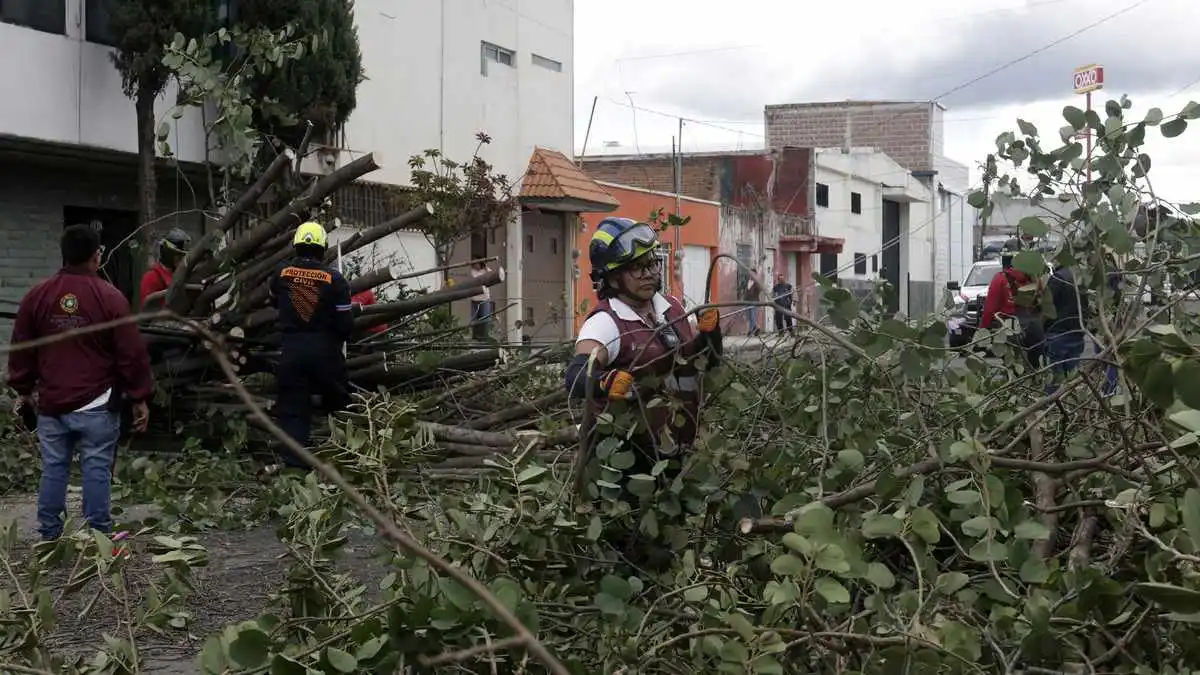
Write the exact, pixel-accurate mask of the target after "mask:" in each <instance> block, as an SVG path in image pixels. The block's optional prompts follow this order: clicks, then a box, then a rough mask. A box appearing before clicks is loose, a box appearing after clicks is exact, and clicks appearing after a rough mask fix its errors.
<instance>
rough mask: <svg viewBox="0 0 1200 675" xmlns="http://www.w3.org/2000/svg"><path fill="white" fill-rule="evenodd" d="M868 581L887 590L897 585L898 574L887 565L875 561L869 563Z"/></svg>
mask: <svg viewBox="0 0 1200 675" xmlns="http://www.w3.org/2000/svg"><path fill="white" fill-rule="evenodd" d="M867 581H869V582H871V583H873V584H875V585H876V586H878V587H880V588H882V589H885V590H886V589H889V588H891V587H892V586H895V585H896V575H894V574H892V571H891V570H890V569H888V567H887V565H884V564H883V563H877V562H873V563H870V564H868V565H867Z"/></svg>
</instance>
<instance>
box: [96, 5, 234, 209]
mask: <svg viewBox="0 0 1200 675" xmlns="http://www.w3.org/2000/svg"><path fill="white" fill-rule="evenodd" d="M210 11H211V9H210V3H209V2H208V0H117V1H116V2H113V3H112V4H111V14H110V16H111V19H110V21H111V26H112V30H113V32H114V34H115V35H117V36H118V37H117V45H116V47H117V51H116V52H114V53H113V54H112V62H113V65H114V66H116V68H117V70H118V71H119V72H120V73H121V86H122V87H123V88H124V91H125V95H126V96H128V97H129V98H130V99H132V100H133V107H134V111H135V113H136V115H137V130H138V132H137V139H138V193H139V200H138V205H139V211H140V216H141V222H142V224H143V225H144V224H146V223H148V222H150V221H152V220H154V219H155V218H156V217H157V212H158V209H157V205H156V200H157V193H158V181H157V177H156V176H155V171H154V160H155V139H156V137H159V136H161V137H164V138H165V137H166V136H167V132H166V130H158V131H156V129H155V119H154V102H155V101H156V100H157V99H158V97H159V96H160V95H161V94H162V93H163V89H165V88H166V86H167V83H168V82H169V81H170V79H171V71H170V70H169V69H168V68H167V67H166V66H165V65H164V64H163V55H164V53H165V51H166V45H167V44H169V43H170V42H171V40H172V39H173V38H174V37H175V35H176V34H182V35H184V36H185V37H192V36H197V35H202V34H203V33H204V31H205V29H206V28H207V26H208V25H209V24H210V18H211V15H210Z"/></svg>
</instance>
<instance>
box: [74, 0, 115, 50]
mask: <svg viewBox="0 0 1200 675" xmlns="http://www.w3.org/2000/svg"><path fill="white" fill-rule="evenodd" d="M118 1H119V0H85V2H84V8H83V31H84V32H83V39H85V40H87V41H88V42H94V43H96V44H98V45H104V46H106V47H116V46H117V44H118V43H119V42H120V39H119V36H118V35H117V34H116V33H115V32H114V31H113V30H112V27H111V25H110V23H111V22H110V17H111V16H112V10H113V5H114V4H115V3H116V2H118Z"/></svg>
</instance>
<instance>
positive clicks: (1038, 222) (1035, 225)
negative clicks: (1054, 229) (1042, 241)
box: [1017, 216, 1050, 237]
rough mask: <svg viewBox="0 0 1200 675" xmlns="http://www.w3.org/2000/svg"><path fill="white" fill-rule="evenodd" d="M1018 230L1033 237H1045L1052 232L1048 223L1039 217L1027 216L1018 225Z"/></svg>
mask: <svg viewBox="0 0 1200 675" xmlns="http://www.w3.org/2000/svg"><path fill="white" fill-rule="evenodd" d="M1017 229H1018V230H1020V231H1021V232H1024V233H1025V234H1027V235H1029V236H1031V237H1044V236H1046V233H1047V232H1049V231H1050V228H1049V227H1047V226H1046V222H1045V221H1044V220H1042V219H1041V218H1038V217H1037V216H1025V217H1024V218H1022V219H1021V220H1020V221H1019V222H1018V223H1017Z"/></svg>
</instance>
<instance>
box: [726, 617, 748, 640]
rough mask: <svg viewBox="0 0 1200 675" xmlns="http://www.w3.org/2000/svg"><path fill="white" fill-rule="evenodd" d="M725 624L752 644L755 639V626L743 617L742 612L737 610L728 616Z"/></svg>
mask: <svg viewBox="0 0 1200 675" xmlns="http://www.w3.org/2000/svg"><path fill="white" fill-rule="evenodd" d="M725 622H726V623H728V624H729V627H730V628H732V629H733V630H735V631H737V634H738V635H739V636H741V638H742V639H743V640H745V641H746V642H750V641H751V640H753V639H754V637H755V632H754V626H753V625H752V624H751V623H750V620H749V619H747V618H746V617H745V616H742V614H741V613H740V612H738V611H736V610H735V611H732V612H730V613H729V614H726V615H725Z"/></svg>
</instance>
